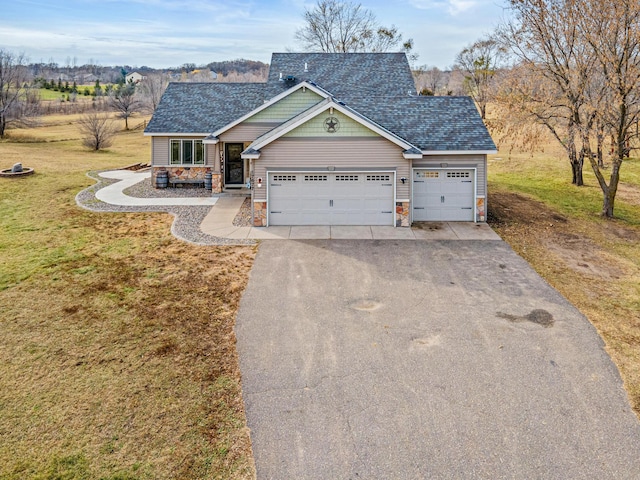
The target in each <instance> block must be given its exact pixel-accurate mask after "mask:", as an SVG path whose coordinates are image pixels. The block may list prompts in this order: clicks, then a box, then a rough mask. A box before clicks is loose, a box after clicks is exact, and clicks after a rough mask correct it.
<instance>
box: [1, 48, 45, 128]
mask: <svg viewBox="0 0 640 480" xmlns="http://www.w3.org/2000/svg"><path fill="white" fill-rule="evenodd" d="M28 76H29V75H28V71H27V67H26V59H25V57H24V55H16V54H14V53H12V52H10V51H8V50H3V49H0V137H4V134H5V130H6V128H7V125H9V124H10V123H16V122H21V121H22V122H24V121H26V120H28V119H32V118H34V117H35V116H37V115H38V114H39V110H40V109H39V107H40V99H39V96H38V94H37V92H36V90H35V89H32V88H31V87H30V86H29V83H28Z"/></svg>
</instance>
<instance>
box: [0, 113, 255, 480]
mask: <svg viewBox="0 0 640 480" xmlns="http://www.w3.org/2000/svg"><path fill="white" fill-rule="evenodd" d="M77 118H78V117H72V116H70V117H65V116H58V117H51V118H45V119H43V120H44V121H43V125H42V126H41V127H38V128H34V129H28V130H22V131H11V132H10V138H14V139H15V138H23V139H24V138H29V139H32V140H33V141H31V142H14V141H0V161H2V162H3V164H2V165H0V167H2V168H6V167H5V166H4V164H6V165H8V166H10V165H12V164H13V163H15V162H16V161H19V160H20V161H22V162H23V164H24V165H25V166H29V167H33V168H35V170H36V174H35V175H33V176H29V177H24V178H21V179H0V211H1V212H2V214H1V215H0V311H2V315H0V338H2V347H1V348H0V438H1V441H0V479H2V480H14V479H15V480H18V479H20V480H22V479H70V480H71V479H85V478H86V479H94V478H103V479H113V480H115V479H123V480H124V479H156V478H157V479H163V478H196V479H197V478H203V479H204V478H221V479H222V478H252V477H253V475H254V474H253V463H252V459H251V450H250V444H249V437H248V433H247V430H246V424H245V418H244V413H243V406H242V398H241V390H240V377H239V371H238V365H237V356H236V353H235V343H234V337H233V332H232V328H233V321H234V318H235V312H236V309H237V306H238V302H239V298H240V295H241V292H242V290H243V288H244V285H245V283H246V280H247V276H248V271H249V268H250V266H251V262H252V259H253V255H254V254H255V250H254V249H253V248H252V247H228V248H223V247H196V246H191V245H187V244H185V243H183V242H180V241H178V240H176V239H175V238H173V237H172V236H171V234H170V225H171V222H172V217H171V216H169V215H166V214H161V213H140V214H119V213H92V212H89V211H86V210H84V209H81V208H79V207H78V206H77V205H76V204H75V199H74V198H75V195H76V193H77V192H79V191H80V190H82V189H83V188H85V187H88V186H90V185H92V184H93V183H94V182H93V181H92V180H91V179H90V178H88V177H87V176H86V172H87V171H89V170H98V169H106V168H114V167H118V166H124V165H128V164H131V163H134V162H148V161H149V155H150V146H149V141H148V139H147V138H145V137H143V136H142V134H141V133H140V132H138V131H137V132H127V133H124V132H123V133H121V134H119V136H118V138H117V140H116V143H115V144H114V146H113V147H112V148H111V149H110V150H108V151H103V152H97V153H96V152H91V151H88V150H86V149H84V148H82V147H81V146H80V141H79V134H78V131H77V125H76V124H75V122H76V120H77Z"/></svg>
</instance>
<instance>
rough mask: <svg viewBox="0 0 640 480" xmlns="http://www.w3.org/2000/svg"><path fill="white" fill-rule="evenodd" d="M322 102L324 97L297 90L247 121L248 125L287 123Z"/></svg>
mask: <svg viewBox="0 0 640 480" xmlns="http://www.w3.org/2000/svg"><path fill="white" fill-rule="evenodd" d="M321 100H322V97H321V96H320V95H318V94H317V93H315V92H312V91H311V90H309V89H306V91H304V92H303V91H302V89H300V90H296V91H295V92H293V93H291V94H290V95H288V96H286V97H285V98H283V99H282V100H280V101H279V102H277V103H275V104H273V105H271V106H270V107H268V108H265V109H264V110H262V111H261V112H258V113H256V114H255V115H254V116H252V117H250V118H248V119H247V120H245V121H246V122H247V123H253V122H279V123H282V122H286V121H287V120H289V119H290V118H291V117H295V116H296V115H298V114H299V113H301V112H304V111H305V110H307V109H308V108H310V107H312V106H313V105H315V104H316V103H318V102H319V101H321Z"/></svg>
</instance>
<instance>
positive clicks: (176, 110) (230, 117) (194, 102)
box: [145, 83, 265, 134]
mask: <svg viewBox="0 0 640 480" xmlns="http://www.w3.org/2000/svg"><path fill="white" fill-rule="evenodd" d="M264 87H265V84H264V83H170V84H169V86H168V87H167V89H166V90H165V92H164V95H162V99H161V100H160V104H159V105H158V108H156V111H155V112H154V113H153V117H152V118H151V121H150V122H149V124H148V125H147V128H146V129H145V132H146V133H185V134H187V133H211V132H214V131H216V130H218V129H219V128H222V127H224V126H225V125H227V124H228V123H231V122H232V121H234V120H236V119H237V118H238V117H241V116H242V115H244V114H246V113H248V112H250V111H251V110H253V109H255V108H257V107H259V106H260V105H262V103H263V102H264Z"/></svg>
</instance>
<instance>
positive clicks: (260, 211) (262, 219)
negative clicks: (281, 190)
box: [253, 201, 267, 227]
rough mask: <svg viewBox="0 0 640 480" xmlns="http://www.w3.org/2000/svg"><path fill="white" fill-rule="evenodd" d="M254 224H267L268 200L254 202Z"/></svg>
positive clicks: (263, 225)
mask: <svg viewBox="0 0 640 480" xmlns="http://www.w3.org/2000/svg"><path fill="white" fill-rule="evenodd" d="M253 226H254V227H266V226H267V202H263V201H258V202H253Z"/></svg>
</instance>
